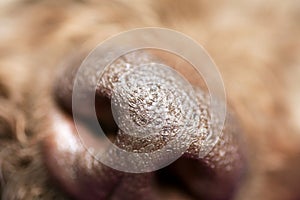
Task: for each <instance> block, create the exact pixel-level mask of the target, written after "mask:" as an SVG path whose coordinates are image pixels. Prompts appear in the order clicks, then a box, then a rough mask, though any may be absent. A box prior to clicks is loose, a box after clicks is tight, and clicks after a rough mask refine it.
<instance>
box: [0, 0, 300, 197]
mask: <svg viewBox="0 0 300 200" xmlns="http://www.w3.org/2000/svg"><path fill="white" fill-rule="evenodd" d="M148 26H155V27H166V28H171V29H175V30H177V31H180V32H183V33H184V34H187V35H189V36H191V37H192V38H194V39H195V40H196V41H198V42H199V43H200V44H202V45H203V47H204V48H205V49H206V50H207V51H208V53H209V54H210V55H211V57H212V58H213V59H214V61H215V63H216V65H217V66H218V67H219V70H220V72H221V74H222V76H223V80H224V83H225V88H226V93H227V99H228V103H229V104H230V106H232V107H233V108H234V110H235V111H236V113H237V115H238V117H239V119H240V122H241V124H242V127H243V129H244V133H245V138H246V143H247V146H248V152H249V165H250V166H249V173H248V174H247V177H246V180H245V183H244V184H243V185H242V186H241V189H240V191H239V192H238V194H237V197H236V199H240V200H252V199H258V200H260V199H262V200H269V199H270V200H297V199H300V190H299V188H300V120H299V119H300V105H299V104H300V1H299V0H286V1H280V0H272V1H271V0H252V1H241V0H229V1H209V0H199V1H196V0H195V1H193V0H187V1H180V0H162V1H151V0H132V1H125V0H118V1H117V0H111V1H104V0H99V1H96V0H73V1H72V0H60V1H52V0H40V1H38V0H1V1H0V83H1V84H0V91H1V92H0V94H1V96H8V95H10V100H9V102H6V103H2V106H3V107H4V105H5V107H10V105H9V104H10V103H11V102H14V103H12V104H14V105H17V107H16V108H12V109H15V110H17V111H16V112H23V111H24V112H25V113H31V111H30V109H34V108H35V107H37V106H38V105H36V104H35V102H36V101H37V100H36V94H35V95H32V93H31V91H32V90H33V88H35V87H37V85H43V84H44V85H47V84H48V85H49V84H51V81H53V77H54V76H55V74H56V72H57V70H58V68H59V66H60V65H61V63H62V62H63V61H64V60H65V58H66V57H68V56H69V55H71V54H72V53H74V52H79V51H82V50H83V49H88V50H91V49H92V48H93V47H95V46H96V44H98V43H99V42H101V41H103V40H104V39H106V38H107V37H109V36H112V35H113V34H117V33H119V32H121V31H124V30H128V29H132V28H140V27H148ZM36 76H39V77H40V78H37V77H36ZM4 86H5V87H4ZM49 87H50V86H49ZM1 102H2V101H1ZM0 112H2V113H0V115H1V116H7V115H9V113H10V112H8V111H5V112H4V111H3V110H2V111H1V110H0ZM26 116H27V114H26V115H25V118H26V120H24V121H26V122H24V123H25V124H22V123H21V124H19V123H18V124H17V126H16V127H17V128H24V127H25V128H27V129H30V130H35V128H34V124H33V122H31V120H30V119H31V118H30V116H29V117H26ZM26 123H27V124H29V125H28V126H29V127H30V128H28V126H27V125H26ZM0 124H1V123H0ZM0 129H2V130H4V129H5V125H1V126H0ZM2 132H3V133H4V131H2ZM2 132H0V133H2ZM37 135H38V131H32V132H29V133H27V135H26V136H22V135H18V136H17V137H19V139H20V140H31V139H33V138H36V136H37ZM2 137H4V136H3V135H2V136H1V134H0V140H1V138H2ZM3 149H5V148H4V147H1V149H0V152H2V153H1V154H0V155H2V154H4V153H3V152H4V150H3ZM1 159H3V157H0V162H1ZM0 169H1V168H0ZM0 172H1V170H0ZM0 175H1V173H0Z"/></svg>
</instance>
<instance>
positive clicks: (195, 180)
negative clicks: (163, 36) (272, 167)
mask: <svg viewBox="0 0 300 200" xmlns="http://www.w3.org/2000/svg"><path fill="white" fill-rule="evenodd" d="M155 60H157V58H153V57H152V56H149V54H145V53H138V52H137V53H133V54H131V55H130V56H123V57H121V58H120V59H119V60H117V61H116V62H115V63H114V64H113V65H111V66H109V67H107V68H106V69H105V71H104V72H103V73H102V74H101V79H99V80H100V81H99V83H97V85H98V86H97V88H96V99H95V100H96V109H97V110H101V113H102V114H104V115H105V113H108V115H109V113H110V112H109V109H110V108H109V109H107V105H106V104H104V103H103V102H104V101H103V99H107V98H108V99H110V98H112V96H113V93H112V91H118V90H114V89H115V87H116V86H118V84H120V82H121V81H122V80H123V79H124V77H123V75H124V74H126V73H128V72H129V71H130V72H131V73H141V71H139V70H141V68H139V66H140V64H141V63H145V62H146V63H147V62H148V63H149V62H151V63H153V62H155ZM76 66H79V64H77V65H74V64H72V66H69V67H67V69H66V71H65V72H64V73H63V75H62V76H61V77H60V78H59V79H58V81H57V85H56V87H55V90H54V91H55V95H56V100H57V102H58V105H60V106H62V107H64V108H65V109H66V110H67V112H69V113H71V112H72V111H71V107H72V106H71V105H72V85H73V82H74V76H75V75H76V70H77V68H78V67H76ZM147 73H148V75H149V76H151V74H152V73H151V72H147ZM87 76H90V77H87V79H89V81H90V80H98V78H95V76H97V74H94V73H91V74H87ZM160 78H161V79H163V81H166V80H167V79H169V78H170V77H169V76H163V74H162V75H161V76H160ZM125 80H126V79H125ZM80 81H82V84H84V83H85V82H88V81H85V80H80ZM174 85H176V84H175V83H174ZM154 91H155V90H154ZM195 91H196V100H195V99H193V100H194V101H196V102H197V105H198V106H199V108H200V111H201V115H200V118H199V119H198V120H199V122H197V123H198V126H197V131H196V133H195V134H193V136H192V137H193V138H192V139H193V140H192V141H193V142H192V143H191V145H190V147H189V148H188V150H187V151H186V152H185V153H184V154H183V155H182V157H181V158H180V159H178V160H177V161H176V162H174V163H172V164H171V165H170V166H168V167H167V168H166V169H164V170H165V171H169V172H170V173H172V174H174V176H176V177H177V179H178V180H179V181H180V182H181V184H182V185H184V188H185V189H184V190H185V193H188V196H189V197H190V198H192V199H202V198H203V199H208V200H209V199H211V200H225V199H231V198H232V197H233V195H234V192H235V190H236V189H237V188H238V185H239V183H240V180H241V177H242V175H243V173H244V172H245V167H246V160H245V157H244V152H243V149H242V148H241V140H240V136H239V135H240V133H241V131H240V129H239V127H238V125H237V124H238V123H237V121H236V120H235V119H234V117H233V116H232V115H231V114H229V113H228V114H227V119H226V122H225V126H224V129H223V131H222V133H221V135H220V138H219V140H218V142H217V143H216V145H215V146H214V147H213V148H212V150H211V151H210V152H209V153H208V154H207V155H205V156H199V152H200V151H201V149H202V148H203V146H204V145H205V139H206V138H204V137H205V134H204V133H206V131H209V130H210V129H213V126H214V121H212V120H211V116H210V111H209V98H208V94H206V93H204V92H203V91H201V90H200V89H199V88H197V87H195ZM157 92H160V91H159V90H157ZM131 97H132V96H131ZM185 97H186V99H187V101H188V100H189V96H188V95H186V96H185ZM126 98H127V97H126ZM140 98H141V97H140V96H139V97H138V98H137V99H136V100H138V99H139V100H141V102H144V101H143V99H140ZM131 100H132V98H131ZM137 102H138V101H132V102H131V103H133V104H135V103H137ZM127 103H128V102H127ZM148 103H149V102H148ZM170 105H172V104H170ZM132 106H134V105H132ZM168 108H169V106H168ZM187 109H189V108H187ZM133 110H134V109H133ZM173 110H174V109H172V108H171V107H170V110H169V112H171V111H173ZM175 110H176V109H175ZM104 111H105V112H104ZM55 113H56V114H55V115H54V116H56V117H54V118H53V119H52V120H53V121H52V123H53V133H52V134H50V135H49V138H48V139H47V140H45V145H44V147H45V148H44V150H45V155H46V156H45V158H46V159H45V161H46V164H47V166H48V169H49V171H50V173H51V174H52V175H53V178H54V179H55V180H56V181H57V182H58V183H59V185H60V186H61V187H62V188H63V189H64V190H65V191H67V192H68V193H69V194H71V196H73V197H75V198H76V199H160V198H162V197H161V196H160V194H161V192H159V189H157V188H158V187H157V185H159V184H160V183H157V182H156V181H155V178H154V177H155V173H156V172H152V173H142V174H130V173H125V172H120V171H117V170H114V169H111V168H109V167H107V166H105V165H103V164H101V163H100V162H99V161H97V160H96V159H95V158H94V157H93V156H92V155H91V154H90V153H88V152H87V150H86V149H85V148H84V147H83V146H82V144H81V143H80V141H79V138H78V135H77V132H76V129H75V127H74V123H73V120H72V118H71V117H70V116H68V115H67V114H63V113H62V112H61V111H59V110H56V111H55ZM134 113H135V114H136V112H133V114H134ZM174 113H175V116H176V111H174ZM178 113H179V111H178V112H177V114H178ZM82 115H83V116H85V117H87V118H88V117H89V113H86V112H85V111H84V107H83V109H82ZM141 116H142V117H141ZM147 116H148V115H147V112H146V114H145V113H144V114H142V115H137V116H135V119H136V120H135V121H134V122H137V121H138V119H142V121H139V123H142V122H143V123H144V122H147V121H149V119H147ZM110 118H111V116H109V117H108V119H110ZM175 118H176V117H175ZM143 120H144V121H143ZM109 121H110V120H106V122H107V124H108V126H109V123H110V122H109ZM175 122H176V120H175ZM128 124H129V123H128ZM173 125H174V124H173ZM81 126H83V127H85V124H84V122H83V123H82V124H81ZM111 126H113V123H111ZM123 126H125V127H126V121H123ZM168 128H169V130H168V129H167V131H165V132H163V133H158V134H156V135H153V136H151V137H148V138H146V139H145V138H136V137H135V136H134V135H132V134H131V133H126V132H124V131H118V133H117V136H116V138H115V141H114V143H115V144H116V145H117V146H119V147H121V148H123V149H125V150H127V151H140V150H141V149H143V150H145V149H146V150H147V151H149V152H151V151H155V150H157V149H159V148H160V147H162V146H164V145H165V144H166V143H167V142H168V141H169V140H171V139H172V135H174V133H175V134H176V131H174V130H176V129H175V126H168ZM164 130H166V129H164ZM83 135H84V136H83V137H84V138H83V139H84V140H85V141H87V142H90V143H96V144H97V145H101V144H102V143H101V138H97V137H95V135H93V134H92V133H91V130H89V129H88V128H86V132H85V134H83ZM178 198H179V197H178ZM179 199H180V198H179Z"/></svg>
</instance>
